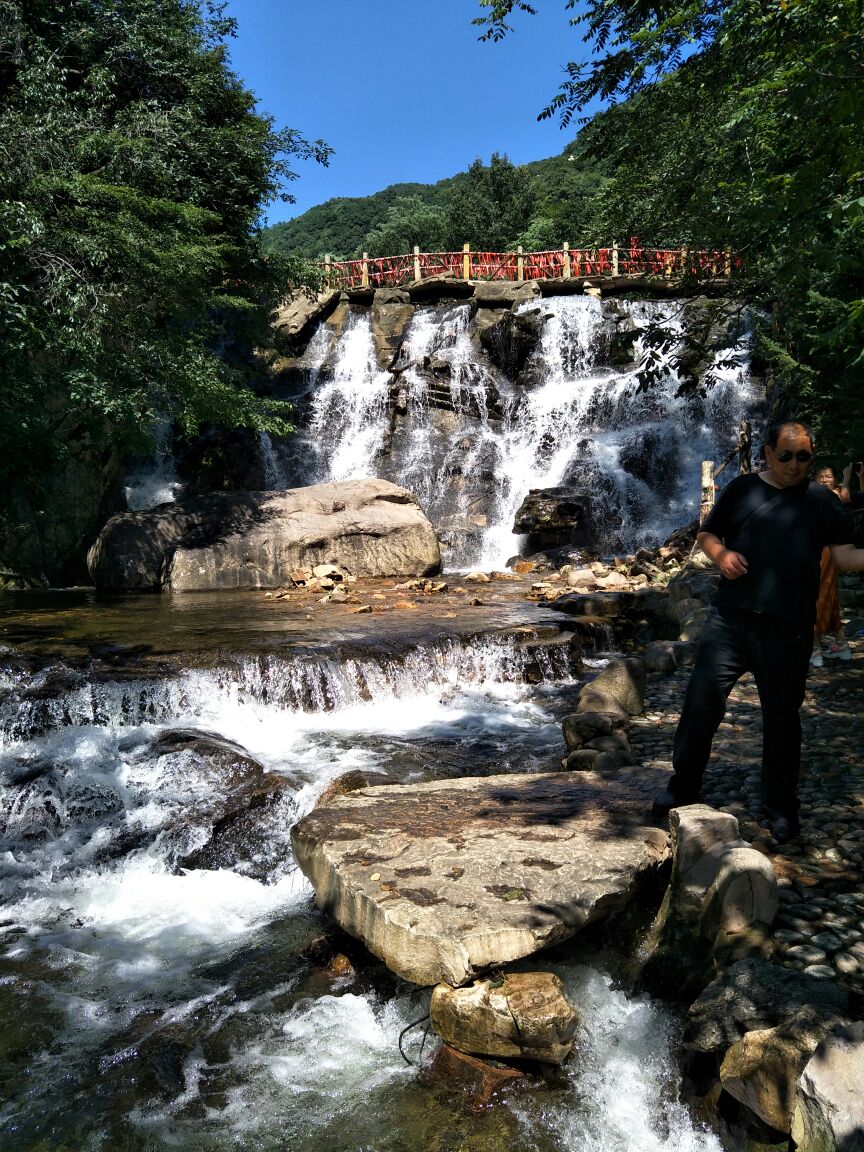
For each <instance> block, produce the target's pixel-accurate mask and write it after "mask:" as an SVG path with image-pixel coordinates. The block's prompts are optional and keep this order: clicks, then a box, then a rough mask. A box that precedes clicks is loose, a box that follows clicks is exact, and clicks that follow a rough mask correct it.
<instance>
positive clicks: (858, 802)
mask: <svg viewBox="0 0 864 1152" xmlns="http://www.w3.org/2000/svg"><path fill="white" fill-rule="evenodd" d="M850 643H851V646H852V650H853V657H854V658H853V659H852V660H851V661H839V660H826V661H825V667H824V668H823V669H820V670H811V673H810V677H809V680H808V684H807V695H806V699H805V702H804V707H803V710H802V725H803V730H804V746H803V754H802V775H801V785H800V790H799V791H800V797H801V825H802V834H801V838H800V841H798V842H797V843H793V844H787V845H783V846H782V847H781V846H779V845H777V844H776V843H775V842H774V841H773V839H772V838H771V837H770V836H769V834H768V833H767V832H766V831H765V829H764V828H762V827H761V826H760V824H759V821H758V813H759V766H760V761H761V747H762V722H761V714H760V710H759V699H758V696H757V693H756V686H755V684H754V682H753V679H752V677H750V676H747V677H746V678H745V679H743V680H742V681H741V682H740V683H739V684H738V685H737V686H736V688H735V690H734V691H733V693H732V695H731V697H730V699H729V709H728V711H727V713H726V719H725V720H724V722H723V724H722V725H721V727H720V730H719V732H718V733H717V738H716V739H715V741H714V750H713V753H712V757H711V762H710V764H709V766H708V771H707V773H706V778H705V786H704V789H703V799H704V801H705V802H706V803H707V804H711V805H712V806H714V807H715V808H721V809H723V810H724V811H727V812H732V813H734V815H735V816H737V818H738V821H739V824H740V828H741V835H742V836H743V837H744V838H745V839H746V840H750V841H752V843H753V845H754V847H756V848H758V849H759V850H760V851H762V852H765V853H766V854H767V855H768V856H770V857H771V858H772V860H773V862H774V868H775V871H776V873H777V876H778V879H779V883H780V885H781V891H780V897H781V905H780V913H779V915H778V917H777V921H776V926H775V933H774V942H775V948H776V951H775V957H774V961H775V963H778V964H782V965H784V966H785V967H788V968H796V969H799V970H803V971H805V972H809V973H812V974H813V975H815V976H823V977H826V978H834V979H837V980H840V981H841V982H843V983H845V984H847V985H848V986H850V987H854V988H857V989H859V990H861V991H864V639H853V640H852V641H851V642H850ZM688 676H689V669H686V668H685V669H681V670H679V671H677V672H676V673H674V675H672V676H669V677H662V676H653V675H652V676H649V681H648V688H647V692H646V704H645V709H646V710H645V714H644V715H643V716H640V717H637V718H636V719H634V720H633V722H632V726H631V729H630V741H631V744H632V745H633V748H634V751H636V753H637V755H639V756H640V758H644V760H645V762H646V764H650V765H652V766H653V767H659V766H661V765H662V766H665V767H667V768H669V767H671V766H670V765H669V764H668V757H669V755H670V749H671V746H672V737H673V735H674V732H675V726H676V724H677V722H678V715H679V710H680V706H681V700H682V698H683V694H684V688H685V686H686V683H687V678H688Z"/></svg>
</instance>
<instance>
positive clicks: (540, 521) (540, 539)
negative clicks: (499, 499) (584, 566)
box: [513, 487, 596, 555]
mask: <svg viewBox="0 0 864 1152" xmlns="http://www.w3.org/2000/svg"><path fill="white" fill-rule="evenodd" d="M593 525H594V516H593V505H592V498H591V493H590V492H589V491H588V490H587V489H584V488H577V487H557V488H532V489H531V490H530V491H529V492H528V495H527V496H526V497H525V499H524V500H523V501H522V503H521V504H520V505H519V508H518V509H517V511H516V516H515V519H514V521H513V531H514V532H515V533H516V534H517V535H520V536H521V535H527V537H528V540H527V542H526V552H527V553H528V555H530V554H531V553H532V552H539V551H541V550H542V549H544V548H549V547H553V548H554V547H561V546H565V545H566V546H569V547H575V548H590V547H593V545H594V544H595V542H596V541H595V538H594V527H593Z"/></svg>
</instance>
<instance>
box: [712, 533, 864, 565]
mask: <svg viewBox="0 0 864 1152" xmlns="http://www.w3.org/2000/svg"><path fill="white" fill-rule="evenodd" d="M696 539H697V540H698V539H699V537H698V536H697V537H696ZM831 555H832V556H833V557H834V563H835V564H836V565H837V567H838V568H839V569H840V570H841V572H864V548H856V547H855V545H854V544H832V545H831Z"/></svg>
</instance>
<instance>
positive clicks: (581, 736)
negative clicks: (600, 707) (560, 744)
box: [561, 712, 613, 751]
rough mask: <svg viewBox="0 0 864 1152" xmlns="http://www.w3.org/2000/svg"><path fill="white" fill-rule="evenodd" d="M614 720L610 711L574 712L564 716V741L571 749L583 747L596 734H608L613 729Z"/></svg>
mask: <svg viewBox="0 0 864 1152" xmlns="http://www.w3.org/2000/svg"><path fill="white" fill-rule="evenodd" d="M612 721H613V718H612V716H610V715H609V713H608V712H573V713H572V714H571V715H569V716H565V717H564V721H563V723H562V725H561V727H562V728H563V730H564V743H565V744H566V745H567V747H568V748H569V749H571V751H572V750H573V749H575V748H582V747H583V746H584V745H585V744H587V743H588V741H589V740H593V739H594V737H595V736H607V735H608V734H609V733H610V732H611V731H612V727H613V723H612Z"/></svg>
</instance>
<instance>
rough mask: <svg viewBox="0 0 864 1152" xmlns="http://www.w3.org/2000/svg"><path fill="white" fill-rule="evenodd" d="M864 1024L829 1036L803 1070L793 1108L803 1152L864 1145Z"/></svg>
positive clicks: (839, 1151)
mask: <svg viewBox="0 0 864 1152" xmlns="http://www.w3.org/2000/svg"><path fill="white" fill-rule="evenodd" d="M862 1084H864V1024H862V1023H856V1024H850V1025H848V1026H847V1027H844V1028H840V1029H838V1030H837V1031H836V1032H834V1033H833V1034H831V1035H830V1036H828V1037H826V1038H825V1039H824V1040H823V1041H822V1043H821V1044H820V1045H819V1047H818V1048H817V1049H816V1051H815V1053H814V1054H813V1056H812V1057H811V1059H810V1060H809V1061H808V1063H807V1065H806V1067H805V1068H804V1070H803V1072H802V1073H801V1078H800V1080H799V1081H798V1085H797V1090H796V1100H795V1107H794V1111H793V1114H792V1125H791V1130H792V1139H793V1140H794V1141H795V1146H796V1148H797V1149H798V1152H860V1149H862V1148H864V1093H862V1090H861V1086H862Z"/></svg>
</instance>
